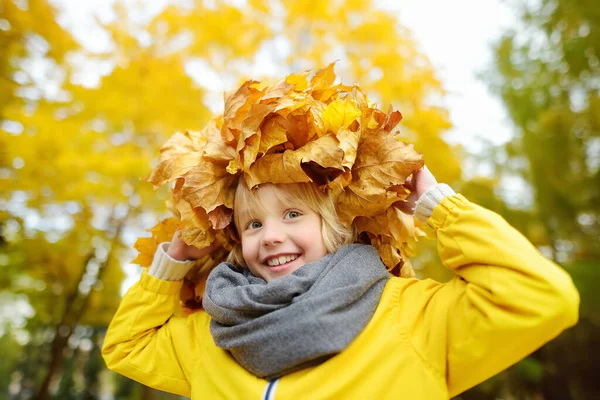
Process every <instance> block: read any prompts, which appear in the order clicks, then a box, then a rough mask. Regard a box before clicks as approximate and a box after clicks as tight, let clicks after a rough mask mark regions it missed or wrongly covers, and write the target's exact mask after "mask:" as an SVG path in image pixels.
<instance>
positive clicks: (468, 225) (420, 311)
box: [405, 194, 579, 397]
mask: <svg viewBox="0 0 600 400" xmlns="http://www.w3.org/2000/svg"><path fill="white" fill-rule="evenodd" d="M428 224H429V225H430V226H431V227H432V228H433V229H434V230H435V231H436V235H437V240H438V243H437V245H438V252H439V255H440V258H441V260H442V262H443V264H444V265H445V266H446V267H448V268H450V269H452V270H453V271H454V272H455V273H456V277H455V278H454V279H452V280H451V281H450V282H447V283H445V284H439V283H437V282H433V281H431V280H425V281H413V282H412V283H411V284H409V285H408V286H409V287H407V289H406V293H405V295H406V297H405V300H406V301H407V302H410V301H411V300H414V301H415V304H413V306H415V307H411V308H413V309H414V310H416V311H414V314H413V315H412V317H411V318H408V321H409V322H408V324H407V326H406V327H405V328H406V330H408V331H409V337H410V338H411V339H410V340H412V341H413V345H414V347H415V348H416V349H417V350H418V351H419V352H421V354H422V355H423V359H425V360H429V362H431V364H432V365H430V366H433V368H434V369H435V370H436V371H437V372H439V374H440V376H441V377H444V378H445V380H446V383H447V386H448V392H449V393H448V394H449V396H450V397H452V396H456V395H457V394H459V393H461V392H463V391H465V390H466V389H468V388H470V387H472V386H475V385H476V384H478V383H480V382H482V381H484V380H485V379H487V378H489V377H491V376H493V375H495V374H497V373H498V372H500V371H502V370H503V369H505V368H507V367H509V366H510V365H512V364H514V363H515V362H517V361H518V360H520V359H522V358H523V357H525V356H527V355H528V354H530V353H532V352H533V351H534V350H536V349H537V348H539V347H541V346H542V345H543V344H544V343H546V342H548V341H549V340H551V339H553V338H554V337H556V336H557V335H558V334H559V333H560V332H562V331H563V330H564V329H566V328H568V327H570V326H573V325H574V324H575V323H576V322H577V319H578V309H579V294H578V292H577V289H576V288H575V286H574V285H573V282H572V280H571V278H570V276H569V275H568V274H567V273H566V272H565V271H564V270H563V269H562V268H560V267H558V266H557V265H555V264H554V263H552V262H551V261H549V260H548V259H546V258H545V257H543V256H542V255H541V254H540V253H539V252H538V251H537V249H536V248H535V247H534V246H533V245H532V244H531V243H530V242H529V241H528V240H527V239H526V238H525V237H524V236H522V235H521V234H520V233H519V232H518V231H516V230H515V229H514V228H512V227H511V226H510V225H509V224H508V223H507V222H506V221H504V219H503V218H502V217H500V216H499V215H497V214H495V213H493V212H491V211H489V210H486V209H484V208H482V207H479V206H477V205H475V204H473V203H470V202H469V201H467V200H466V199H465V198H464V197H463V196H461V195H459V194H457V195H453V196H448V197H446V198H444V199H443V200H442V201H441V202H440V204H439V205H438V206H437V207H435V209H434V210H433V215H432V216H431V218H429V220H428ZM411 286H412V287H411ZM411 292H412V295H411ZM405 322H406V321H405ZM421 329H422V331H420V332H415V330H421ZM417 333H418V334H417Z"/></svg>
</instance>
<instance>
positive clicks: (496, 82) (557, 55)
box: [463, 0, 600, 399]
mask: <svg viewBox="0 0 600 400" xmlns="http://www.w3.org/2000/svg"><path fill="white" fill-rule="evenodd" d="M514 3H515V6H516V7H518V8H519V9H520V10H521V21H520V26H519V27H518V28H517V29H515V30H512V31H509V32H507V33H506V34H505V35H504V36H503V37H502V38H501V39H500V40H499V42H498V43H497V44H496V46H495V63H494V66H493V68H492V70H491V71H489V72H488V73H486V74H485V78H486V79H487V80H489V85H490V87H491V88H492V89H493V90H494V91H495V92H496V93H497V94H498V95H500V96H501V97H502V99H503V101H504V104H505V105H506V108H507V109H508V112H509V116H510V118H511V119H512V121H513V123H514V125H515V128H516V129H515V134H514V138H513V140H512V141H511V142H510V143H508V144H507V145H506V146H505V147H504V148H503V149H501V150H502V151H501V153H503V154H502V158H504V160H503V161H502V162H499V163H496V169H497V172H498V174H499V175H500V176H501V177H507V176H508V177H519V178H521V179H523V181H524V182H527V184H528V185H530V188H529V189H530V190H531V192H532V195H533V204H531V205H527V204H522V205H521V206H522V210H521V212H519V213H517V214H515V213H510V212H509V213H506V212H505V213H503V214H504V215H505V216H506V217H507V219H509V221H510V222H511V223H513V224H514V225H516V226H518V227H519V229H520V230H521V231H522V232H524V233H525V234H527V235H528V236H529V237H530V238H532V240H533V242H534V243H535V244H536V245H538V246H540V248H541V249H542V251H545V252H546V253H547V254H548V255H549V256H550V257H551V258H552V259H554V260H555V261H556V262H558V263H560V264H562V265H563V266H565V267H566V269H567V270H568V271H569V272H570V273H571V275H572V276H573V278H574V280H575V282H576V284H577V286H578V288H579V290H580V292H581V295H582V306H581V310H580V312H581V318H580V323H579V324H578V325H577V326H576V327H575V328H573V329H571V330H569V331H567V332H565V333H564V334H563V335H562V336H561V337H560V338H559V339H558V340H556V341H553V342H552V343H550V344H548V345H547V346H545V347H544V348H542V349H541V350H539V351H538V352H536V353H535V354H534V355H533V357H532V358H529V359H527V360H525V361H524V362H522V363H519V364H518V365H517V366H516V367H514V368H512V369H511V370H509V371H508V372H507V373H506V374H504V375H503V379H504V384H503V385H500V386H498V385H496V386H494V385H493V384H489V385H488V389H489V394H490V397H489V398H492V397H494V396H498V395H501V392H500V388H501V387H503V388H507V387H508V388H510V391H511V393H513V394H515V393H516V394H517V395H518V397H521V396H522V397H526V396H531V397H534V396H542V397H543V398H545V399H570V398H574V399H588V398H598V397H599V396H600V391H599V390H598V387H597V385H596V384H595V378H592V376H591V375H590V373H591V371H597V370H598V368H600V361H599V360H598V359H597V357H593V356H591V355H592V354H598V353H600V348H599V347H598V346H599V342H598V339H597V338H598V337H600V313H599V312H598V305H599V300H600V297H599V296H598V294H597V291H596V290H595V285H594V284H593V282H595V283H596V284H597V283H598V282H600V263H599V260H600V242H599V241H598V237H600V118H599V116H600V61H599V60H600V6H599V5H598V4H597V2H592V1H588V0H541V1H539V2H534V3H531V2H521V1H517V2H514ZM511 203H513V204H514V203H515V199H512V201H511ZM479 389H481V388H479ZM473 393H474V396H475V397H476V396H477V395H478V392H477V391H476V390H475V391H473ZM468 396H469V394H468V393H467V394H466V395H465V396H463V398H465V399H467V398H475V397H468ZM477 398H481V397H477Z"/></svg>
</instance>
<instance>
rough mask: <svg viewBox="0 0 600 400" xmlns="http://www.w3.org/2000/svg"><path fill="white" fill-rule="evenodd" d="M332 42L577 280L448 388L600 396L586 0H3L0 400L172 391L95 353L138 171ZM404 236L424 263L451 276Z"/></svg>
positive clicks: (509, 394)
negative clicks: (537, 329) (563, 312)
mask: <svg viewBox="0 0 600 400" xmlns="http://www.w3.org/2000/svg"><path fill="white" fill-rule="evenodd" d="M335 60H338V62H337V64H336V72H337V74H338V76H339V78H340V79H341V80H342V81H343V82H344V83H347V84H352V83H354V82H359V83H360V84H361V86H362V87H363V88H364V89H365V90H366V91H367V92H368V93H369V94H370V97H371V99H372V100H374V101H376V102H377V103H378V104H379V105H380V106H381V107H382V108H383V109H387V107H388V105H389V104H390V103H392V104H393V105H394V107H396V108H399V109H400V110H401V111H402V112H403V114H404V120H403V122H402V123H401V125H400V126H401V131H402V133H403V134H404V136H405V139H406V140H407V141H410V142H413V143H415V146H416V148H417V150H418V151H420V152H422V153H423V154H424V155H425V159H426V162H427V164H428V166H429V168H430V169H431V170H432V171H433V173H434V174H435V175H436V176H437V178H438V180H440V181H443V182H447V183H449V184H451V185H452V186H453V187H454V188H455V189H456V190H457V191H460V192H462V193H463V194H464V195H465V196H467V197H468V198H469V199H471V200H472V201H475V202H477V203H479V204H481V205H483V206H485V207H487V208H490V209H492V210H494V211H497V212H498V213H500V214H502V215H503V216H504V217H505V218H506V219H507V220H508V221H509V222H510V223H511V224H513V225H514V226H516V227H517V228H518V229H519V230H520V231H521V232H522V233H523V234H524V235H526V236H527V237H528V238H529V239H530V240H531V241H532V242H533V243H534V244H535V245H536V246H537V247H538V248H539V249H540V251H542V252H543V254H544V255H546V256H547V257H549V258H551V259H553V260H554V261H556V262H557V263H558V264H560V265H561V266H562V267H563V268H565V269H566V270H567V271H568V272H569V273H570V274H571V275H572V276H573V279H574V280H575V282H576V285H577V287H578V288H579V290H580V292H581V295H582V304H581V311H580V312H581V317H580V322H579V323H578V325H577V326H575V327H574V328H572V329H570V330H568V331H566V332H565V333H563V334H562V335H561V336H560V337H559V338H558V339H556V340H554V341H552V342H551V343H549V344H548V345H546V346H544V347H543V348H542V349H540V350H539V351H536V352H535V353H534V354H532V355H531V356H529V357H527V358H526V359H524V360H523V361H521V362H519V363H518V364H516V365H515V366H513V367H512V368H510V369H508V370H507V371H505V372H502V373H501V374H499V375H498V376H496V377H494V378H492V379H490V380H488V381H487V382H484V383H482V384H481V385H479V386H477V387H475V388H473V389H471V390H469V391H468V392H466V393H464V394H462V395H461V396H460V399H597V398H600V389H599V386H598V384H597V373H598V371H600V360H599V357H600V329H599V327H600V312H599V299H600V290H597V289H596V286H597V285H599V284H600V229H599V224H600V220H599V218H600V3H598V2H597V1H595V0H535V1H533V0H532V1H528V0H514V1H499V0H494V1H491V0H490V1H486V2H481V1H475V0H461V1H455V2H446V1H442V0H438V1H434V0H423V1H419V2H416V1H410V0H396V1H393V0H389V1H371V0H336V1H325V0H314V1H310V2H309V1H297V0H229V1H223V0H206V1H201V0H179V1H177V0H172V1H168V0H161V1H139V0H138V1H134V0H126V1H120V0H119V1H117V0H111V1H107V0H102V1H100V0H95V1H92V0H90V1H85V2H84V1H77V0H0V306H1V307H0V354H1V358H2V361H1V362H0V399H175V398H177V397H176V396H172V395H168V394H165V393H161V392H157V391H154V390H151V389H149V388H146V387H143V386H141V385H139V384H137V383H135V382H133V381H130V380H128V379H126V378H123V377H121V376H119V375H117V374H114V373H112V372H110V371H108V370H106V368H105V366H104V363H103V361H102V359H101V357H100V347H101V344H102V340H103V335H104V333H105V330H106V327H107V325H108V323H109V321H110V318H111V316H112V314H113V313H114V312H115V310H116V307H117V305H118V303H119V301H120V297H121V295H122V294H123V292H124V290H126V289H127V288H128V287H129V286H130V285H131V284H132V283H133V282H134V281H135V280H136V279H137V276H139V274H140V272H141V268H140V267H139V266H136V265H132V264H130V261H131V260H132V259H133V258H134V257H135V251H134V250H133V248H132V245H133V243H134V242H135V240H136V238H137V237H140V236H144V235H146V233H145V229H148V228H150V227H151V226H153V225H154V224H155V223H156V222H157V221H158V220H159V219H162V218H164V217H165V216H167V214H166V207H165V199H166V197H167V193H166V192H165V191H157V192H155V191H154V190H153V189H152V187H151V185H150V184H146V183H144V182H142V181H141V178H143V177H145V176H147V175H148V173H149V171H150V170H151V169H152V167H153V166H155V165H156V162H157V157H158V149H159V147H160V145H161V144H162V143H163V142H164V141H165V140H166V139H167V138H168V137H169V136H170V135H171V134H173V133H174V132H176V131H179V130H186V129H196V130H198V129H200V128H202V126H203V125H204V123H205V122H206V121H207V120H208V118H209V117H210V115H211V114H212V113H218V112H221V111H222V107H223V105H222V103H223V92H224V91H226V90H229V89H232V88H234V87H235V86H236V85H238V84H239V83H241V82H242V81H243V80H245V79H247V78H253V79H257V80H271V81H272V80H275V79H277V78H282V77H283V76H285V75H286V74H288V73H290V72H293V71H294V72H296V71H301V70H305V69H315V68H320V67H324V66H326V65H327V64H329V63H330V62H332V61H335ZM416 246H417V253H418V255H417V256H415V258H414V260H413V264H414V265H415V267H416V268H417V272H418V274H419V276H420V277H432V278H435V279H438V280H447V279H449V273H448V271H447V270H445V269H444V267H443V266H441V264H440V262H439V259H438V258H437V255H436V252H435V243H433V242H426V241H420V242H419V243H418V244H417V245H416ZM514 340H519V338H518V337H515V339H514ZM498 351H502V349H498Z"/></svg>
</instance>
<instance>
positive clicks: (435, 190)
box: [415, 183, 456, 222]
mask: <svg viewBox="0 0 600 400" xmlns="http://www.w3.org/2000/svg"><path fill="white" fill-rule="evenodd" d="M453 194H456V193H455V192H454V190H452V188H451V187H450V186H448V185H446V184H445V183H439V184H437V185H435V186H433V187H431V188H429V189H428V190H427V191H426V192H425V193H423V194H422V195H421V197H420V198H419V200H417V203H416V206H415V218H417V219H418V220H419V221H421V222H426V221H427V220H428V219H429V217H431V214H433V209H434V208H435V207H436V206H437V205H438V204H440V202H441V201H442V200H443V199H444V198H445V197H447V196H452V195H453Z"/></svg>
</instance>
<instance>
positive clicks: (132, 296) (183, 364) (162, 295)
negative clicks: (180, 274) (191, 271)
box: [102, 271, 208, 397]
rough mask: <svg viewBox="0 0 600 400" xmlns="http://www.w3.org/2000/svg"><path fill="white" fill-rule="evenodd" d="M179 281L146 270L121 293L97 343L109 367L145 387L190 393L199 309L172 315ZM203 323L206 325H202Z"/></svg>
mask: <svg viewBox="0 0 600 400" xmlns="http://www.w3.org/2000/svg"><path fill="white" fill-rule="evenodd" d="M181 286H182V281H165V280H160V279H157V278H155V277H153V276H151V275H149V274H147V272H146V271H144V273H143V274H142V277H141V278H140V280H139V281H138V282H137V283H136V284H135V285H134V286H132V287H131V288H130V289H129V291H128V292H127V293H126V294H125V296H124V297H123V300H122V301H121V304H120V306H119V309H118V311H117V313H116V314H115V316H114V318H113V320H112V322H111V323H110V326H109V327H108V331H107V333H106V337H105V339H104V344H103V347H102V356H103V357H104V360H105V362H106V365H107V366H108V368H109V369H111V370H114V371H116V372H118V373H120V374H122V375H124V376H126V377H128V378H131V379H134V380H136V381H138V382H140V383H142V384H144V385H146V386H149V387H152V388H155V389H159V390H163V391H166V392H171V393H175V394H179V395H182V396H187V397H190V383H189V382H190V380H191V374H192V372H193V368H194V364H195V360H196V358H197V357H198V356H199V354H198V353H199V346H200V342H201V340H202V338H203V337H204V334H203V332H208V325H207V321H204V320H205V319H206V318H201V317H202V315H198V314H204V313H203V312H198V313H194V314H192V315H191V316H189V317H175V316H174V315H173V313H174V311H175V309H176V307H177V304H178V302H179V290H180V288H181ZM203 325H206V327H205V328H206V329H202V326H203Z"/></svg>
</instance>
